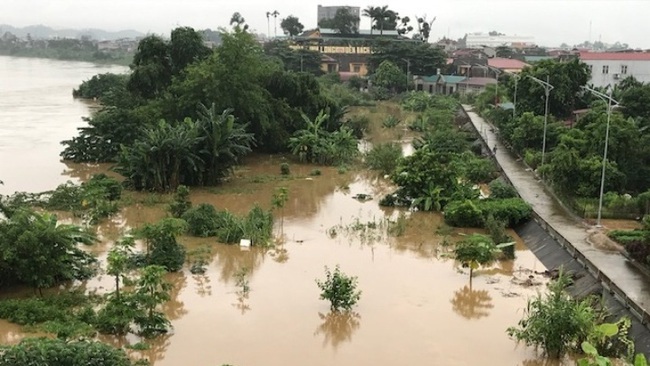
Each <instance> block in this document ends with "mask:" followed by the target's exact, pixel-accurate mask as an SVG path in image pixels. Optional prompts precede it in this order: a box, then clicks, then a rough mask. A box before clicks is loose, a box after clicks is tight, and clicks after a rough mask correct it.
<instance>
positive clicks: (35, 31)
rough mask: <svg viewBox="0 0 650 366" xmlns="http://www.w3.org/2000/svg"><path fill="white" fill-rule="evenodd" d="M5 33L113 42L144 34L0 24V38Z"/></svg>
mask: <svg viewBox="0 0 650 366" xmlns="http://www.w3.org/2000/svg"><path fill="white" fill-rule="evenodd" d="M5 32H11V33H12V34H14V35H16V36H17V37H19V38H26V37H27V34H29V35H30V37H32V38H33V39H49V38H54V37H59V38H81V37H82V36H88V37H90V38H92V39H96V40H98V41H105V40H114V39H120V38H137V37H143V36H145V34H144V33H142V32H138V31H136V30H133V29H127V30H120V31H116V32H111V31H106V30H103V29H95V28H89V29H54V28H51V27H47V26H44V25H30V26H27V27H22V28H19V27H14V26H11V25H8V24H0V36H2V35H3V34H5Z"/></svg>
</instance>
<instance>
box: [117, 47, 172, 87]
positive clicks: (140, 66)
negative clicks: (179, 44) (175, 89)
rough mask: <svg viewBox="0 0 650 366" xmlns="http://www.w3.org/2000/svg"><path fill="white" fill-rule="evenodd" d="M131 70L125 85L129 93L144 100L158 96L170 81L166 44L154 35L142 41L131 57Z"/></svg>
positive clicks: (169, 64) (170, 69)
mask: <svg viewBox="0 0 650 366" xmlns="http://www.w3.org/2000/svg"><path fill="white" fill-rule="evenodd" d="M131 70H132V71H131V77H130V78H129V81H128V83H127V89H128V90H129V91H130V92H132V93H133V94H135V95H137V96H140V97H143V98H145V99H152V98H154V97H156V96H159V95H160V94H161V93H162V92H163V91H164V90H165V88H167V87H168V86H169V84H170V83H171V80H172V62H171V58H170V56H169V45H168V44H167V42H165V41H164V40H163V39H162V38H160V37H158V36H155V35H151V36H147V37H145V38H144V39H142V40H141V41H140V43H139V44H138V50H137V51H136V52H135V54H134V55H133V64H132V65H131Z"/></svg>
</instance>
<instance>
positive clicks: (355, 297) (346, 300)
mask: <svg viewBox="0 0 650 366" xmlns="http://www.w3.org/2000/svg"><path fill="white" fill-rule="evenodd" d="M316 284H317V285H318V288H320V289H321V294H320V298H321V299H322V300H328V301H329V302H330V308H331V310H332V311H339V310H350V309H352V307H353V306H354V305H356V303H357V302H358V301H359V299H360V298H361V291H357V278H356V277H352V276H348V275H346V274H345V273H343V272H341V270H340V268H339V266H338V265H337V266H336V267H335V268H334V272H332V271H330V269H329V268H327V267H325V280H324V281H320V280H316Z"/></svg>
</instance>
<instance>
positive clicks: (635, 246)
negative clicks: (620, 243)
mask: <svg viewBox="0 0 650 366" xmlns="http://www.w3.org/2000/svg"><path fill="white" fill-rule="evenodd" d="M625 250H626V251H627V253H628V254H629V255H630V257H631V258H632V259H634V260H635V261H637V262H639V263H642V264H645V265H650V243H649V242H648V241H641V240H630V241H629V242H627V243H625Z"/></svg>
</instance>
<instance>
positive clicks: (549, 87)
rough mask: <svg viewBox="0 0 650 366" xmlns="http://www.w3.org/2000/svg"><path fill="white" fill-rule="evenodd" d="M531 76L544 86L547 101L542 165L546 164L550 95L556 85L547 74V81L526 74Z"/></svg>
mask: <svg viewBox="0 0 650 366" xmlns="http://www.w3.org/2000/svg"><path fill="white" fill-rule="evenodd" d="M526 76H528V77H529V78H531V79H533V81H535V82H536V83H538V84H539V85H541V86H543V87H544V95H545V96H546V102H545V103H544V139H543V141H542V165H540V166H543V165H544V158H545V155H546V125H547V124H548V96H549V95H550V94H551V90H553V88H554V86H553V85H551V84H549V83H548V80H549V76H548V75H547V76H546V81H543V80H540V79H538V78H536V77H534V76H531V75H526Z"/></svg>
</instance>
